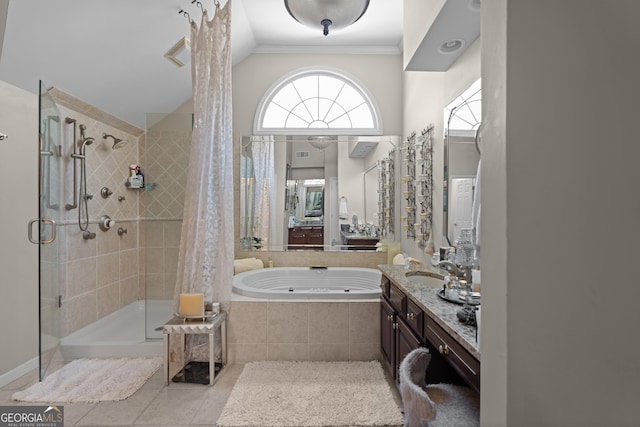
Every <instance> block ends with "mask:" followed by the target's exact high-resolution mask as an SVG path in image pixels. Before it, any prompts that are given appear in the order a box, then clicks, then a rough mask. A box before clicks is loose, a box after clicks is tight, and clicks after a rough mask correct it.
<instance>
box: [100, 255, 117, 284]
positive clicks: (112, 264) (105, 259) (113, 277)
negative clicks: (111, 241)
mask: <svg viewBox="0 0 640 427" xmlns="http://www.w3.org/2000/svg"><path fill="white" fill-rule="evenodd" d="M97 268H98V277H97V281H98V287H100V286H104V285H108V284H109V283H114V282H118V280H119V279H120V256H119V255H118V253H117V252H115V253H110V254H106V255H99V256H98V258H97Z"/></svg>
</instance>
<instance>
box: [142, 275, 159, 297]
mask: <svg viewBox="0 0 640 427" xmlns="http://www.w3.org/2000/svg"><path fill="white" fill-rule="evenodd" d="M145 298H146V299H164V276H163V275H162V274H147V275H145Z"/></svg>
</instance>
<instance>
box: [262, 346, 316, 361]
mask: <svg viewBox="0 0 640 427" xmlns="http://www.w3.org/2000/svg"><path fill="white" fill-rule="evenodd" d="M267 360H309V346H308V345H307V344H277V343H269V344H268V345H267Z"/></svg>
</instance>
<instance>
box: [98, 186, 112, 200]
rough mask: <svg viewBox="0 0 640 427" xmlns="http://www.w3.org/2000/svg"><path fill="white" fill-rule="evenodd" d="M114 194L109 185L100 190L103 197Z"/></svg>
mask: <svg viewBox="0 0 640 427" xmlns="http://www.w3.org/2000/svg"><path fill="white" fill-rule="evenodd" d="M112 194H113V191H111V190H109V189H108V188H107V187H102V189H101V190H100V195H101V196H102V198H103V199H106V198H108V197H109V196H110V195H112Z"/></svg>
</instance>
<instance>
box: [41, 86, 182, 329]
mask: <svg viewBox="0 0 640 427" xmlns="http://www.w3.org/2000/svg"><path fill="white" fill-rule="evenodd" d="M50 93H51V95H52V96H53V98H54V99H55V101H56V104H57V105H58V107H59V109H60V120H61V123H63V125H62V126H63V132H62V133H63V136H62V149H61V163H62V171H61V188H62V194H63V195H62V199H63V200H60V201H59V203H58V204H59V208H58V211H57V216H58V219H59V221H58V236H59V237H58V238H59V247H60V252H61V253H60V254H59V259H61V260H62V262H61V263H60V265H56V264H55V263H54V262H47V263H45V268H44V270H43V271H44V274H58V275H59V278H60V280H59V281H60V286H61V289H60V294H61V297H62V322H61V323H62V325H61V327H62V331H61V333H62V336H65V335H68V334H70V333H72V332H74V331H76V330H78V329H80V328H82V327H84V326H86V325H88V324H90V323H92V322H94V321H96V320H98V319H100V318H102V317H104V316H106V315H108V314H110V313H112V312H114V311H116V310H118V309H119V308H122V307H124V306H126V305H128V304H130V303H131V302H133V301H136V300H138V299H144V298H151V299H169V298H172V297H173V287H174V284H175V277H176V270H177V264H178V249H179V245H180V231H181V227H182V205H183V201H184V194H185V187H186V177H187V167H188V161H189V146H190V142H191V123H192V120H191V115H169V116H166V117H165V118H163V119H162V120H158V119H157V117H155V118H153V122H154V123H153V127H152V128H151V129H150V130H149V131H148V132H147V133H146V135H145V133H144V131H143V130H142V129H139V128H137V127H134V126H131V125H129V124H127V123H124V122H122V121H120V120H119V119H117V118H115V117H113V116H111V115H109V114H107V113H104V112H102V111H99V110H97V109H95V108H94V107H92V106H90V105H88V104H86V103H84V102H82V101H80V100H78V99H76V98H73V97H72V96H70V95H68V94H66V93H64V92H62V91H59V90H57V89H55V88H53V89H51V90H50ZM66 117H70V118H72V119H75V120H76V124H77V126H78V128H77V129H76V140H77V139H80V131H79V125H80V124H84V125H86V127H87V128H86V136H87V137H93V138H94V139H95V142H94V143H93V144H91V145H87V146H86V170H87V193H88V194H89V195H92V196H93V197H92V199H91V200H89V201H88V210H89V219H90V224H89V231H91V232H93V233H96V237H95V238H94V239H89V240H86V239H84V238H83V237H82V231H80V229H79V226H78V209H77V208H76V209H71V210H67V209H66V208H65V205H66V204H71V203H72V202H73V192H74V190H73V161H72V160H71V157H70V154H71V153H72V152H73V142H72V141H73V125H68V124H64V121H65V118H66ZM103 133H107V134H111V135H114V136H115V137H117V138H121V139H127V140H128V141H129V143H128V144H127V145H125V146H124V147H122V148H120V149H117V150H113V149H112V148H111V147H112V145H113V140H112V139H111V138H109V139H107V140H105V139H103V138H102V134H103ZM132 164H140V165H141V168H142V171H143V173H144V174H145V182H146V184H148V185H149V187H147V188H146V189H129V188H127V187H126V186H125V182H126V181H127V177H128V176H129V165H132ZM76 166H77V167H78V169H77V174H78V177H79V172H80V169H79V166H80V162H78V163H77V164H76ZM78 182H79V181H78ZM102 187H107V188H109V189H110V190H111V191H112V192H113V194H112V195H111V196H110V197H108V198H106V199H104V198H102V196H101V195H100V190H101V189H102ZM119 198H122V200H119ZM102 215H108V216H110V217H111V218H112V219H114V220H115V221H116V225H115V227H113V228H112V229H110V230H108V231H106V232H104V231H101V230H100V228H99V226H98V221H99V219H100V217H101V216H102ZM120 227H122V228H123V229H124V230H126V232H125V233H124V234H122V235H121V236H120V235H118V233H117V230H118V228H120ZM47 256H48V257H49V258H55V257H56V254H49V255H47ZM45 261H46V258H45ZM52 261H53V260H52ZM51 299H52V300H53V299H54V298H53V297H52V298H51Z"/></svg>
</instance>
